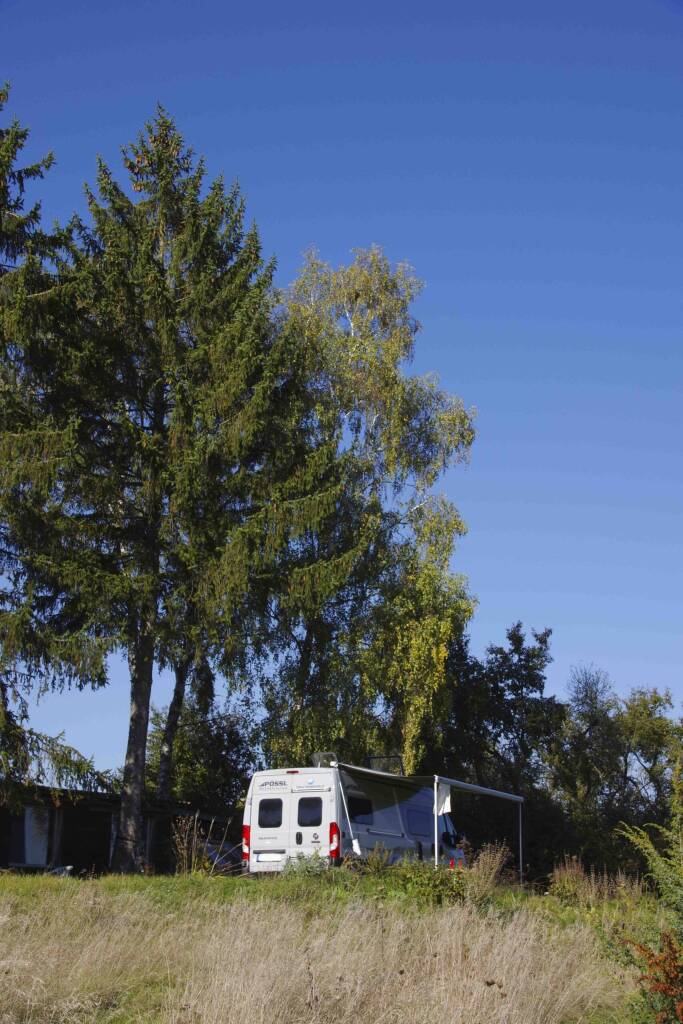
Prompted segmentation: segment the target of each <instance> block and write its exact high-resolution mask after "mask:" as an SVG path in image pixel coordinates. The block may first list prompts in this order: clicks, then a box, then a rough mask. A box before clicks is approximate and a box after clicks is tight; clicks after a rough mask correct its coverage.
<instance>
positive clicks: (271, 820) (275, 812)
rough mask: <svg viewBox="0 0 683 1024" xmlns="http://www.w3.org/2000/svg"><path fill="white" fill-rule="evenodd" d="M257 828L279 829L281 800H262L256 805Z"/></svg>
mask: <svg viewBox="0 0 683 1024" xmlns="http://www.w3.org/2000/svg"><path fill="white" fill-rule="evenodd" d="M258 824H259V828H279V827H280V825H281V824H282V800H262V801H261V803H260V804H259V805H258Z"/></svg>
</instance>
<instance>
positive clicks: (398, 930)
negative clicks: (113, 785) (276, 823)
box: [0, 849, 675, 1024]
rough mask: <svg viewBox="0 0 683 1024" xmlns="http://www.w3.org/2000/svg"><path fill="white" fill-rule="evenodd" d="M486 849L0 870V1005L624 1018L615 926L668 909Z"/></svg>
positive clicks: (54, 1017) (631, 958) (87, 1014)
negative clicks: (208, 870)
mask: <svg viewBox="0 0 683 1024" xmlns="http://www.w3.org/2000/svg"><path fill="white" fill-rule="evenodd" d="M502 862H503V856H502V851H501V850H496V849H490V850H487V851H484V852H483V853H482V855H481V856H480V858H479V859H478V861H477V862H476V863H475V864H474V865H473V866H472V868H470V869H468V870H456V871H449V870H447V869H441V870H439V871H435V870H434V869H433V867H431V866H430V865H426V864H405V865H401V866H397V867H388V866H387V865H386V864H383V863H382V858H381V856H378V857H376V858H375V859H374V861H371V862H370V863H369V864H367V865H363V866H359V865H353V864H350V865H348V866H346V867H342V868H340V869H337V870H332V871H331V870H324V869H322V868H320V867H317V866H316V865H315V864H313V865H311V864H310V863H308V864H303V865H302V866H301V867H300V868H293V869H292V870H290V871H288V872H285V873H284V874H282V875H279V876H274V877H266V878H260V879H255V878H249V877H245V876H237V877H220V876H213V877H208V876H206V875H202V874H200V873H189V874H186V875H177V876H174V877H142V876H138V877H122V876H113V875H110V876H104V877H102V878H100V879H86V880H76V879H71V878H54V877H46V876H24V877H21V876H13V875H9V874H7V875H3V876H2V877H1V878H0V934H2V953H1V960H2V963H1V965H0V969H1V970H2V972H3V984H2V986H0V1021H1V1022H2V1024H10V1022H11V1024H48V1022H49V1024H57V1022H59V1024H81V1022H86V1021H87V1022H97V1024H128V1022H132V1021H136V1022H155V1024H171V1022H172V1024H181V1022H182V1024H200V1022H201V1024H205V1022H206V1024H213V1022H215V1024H218V1022H221V1024H242V1022H245V1024H246V1022H247V1021H249V1022H253V1021H259V1022H260V1021H265V1020H268V1021H272V1022H282V1024H285V1022H286V1024H294V1022H296V1024H314V1022H316V1024H327V1022H328V1021H329V1022H330V1024H332V1022H335V1024H344V1022H347V1021H349V1022H350V1021H356V1020H358V1019H361V1017H362V1019H364V1020H371V1021H373V1022H374V1021H381V1022H395V1024H399V1022H409V1021H410V1022H416V1024H421V1022H423V1021H424V1022H427V1021H430V1022H431V1021H434V1020H443V1021H449V1022H454V1024H459V1022H462V1024H476V1022H480V1024H492V1022H497V1021H500V1022H503V1021H504V1022H505V1024H565V1022H570V1021H577V1022H578V1021H586V1022H592V1024H598V1022H599V1024H607V1022H612V1024H619V1022H624V1024H625V1022H627V1021H632V1020H635V1019H636V1017H635V1016H634V1015H635V1014H636V1013H638V1012H640V1011H639V1010H638V1006H639V1001H638V997H637V988H638V970H637V967H636V966H635V963H636V959H635V955H634V953H633V952H632V951H630V950H629V947H628V946H627V945H625V943H624V941H623V940H624V939H625V938H633V939H634V940H635V941H638V942H641V943H652V942H653V941H654V940H655V938H656V936H657V935H658V934H659V932H660V931H661V930H663V929H665V928H666V927H667V926H668V925H669V924H670V918H669V917H668V916H667V915H668V913H669V912H668V911H667V909H666V908H664V907H662V906H661V905H660V904H659V903H658V901H657V900H656V899H655V898H654V896H653V895H652V894H650V893H648V892H646V891H644V889H643V888H642V886H640V885H639V884H637V883H634V882H628V881H627V880H625V879H618V878H617V879H608V878H606V877H601V878H598V877H597V876H594V875H593V876H591V875H590V874H586V873H584V872H583V871H582V870H581V869H580V867H579V866H578V865H577V864H576V863H572V864H570V865H569V866H564V867H562V868H560V869H559V870H558V871H557V872H556V873H555V875H554V876H553V878H552V880H551V883H550V886H549V888H548V889H547V891H540V890H539V891H537V892H532V891H530V890H522V889H520V888H519V886H518V885H515V884H514V883H513V882H512V881H511V880H509V879H506V878H505V876H504V874H503V873H502V872H501V867H502ZM641 1019H643V1020H644V1019H647V1018H644V1017H641ZM672 1019H675V1018H672Z"/></svg>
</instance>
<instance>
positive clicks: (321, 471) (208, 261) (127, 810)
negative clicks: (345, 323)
mask: <svg viewBox="0 0 683 1024" xmlns="http://www.w3.org/2000/svg"><path fill="white" fill-rule="evenodd" d="M123 156H124V162H125V166H126V168H127V170H128V174H129V181H130V191H126V190H125V189H124V188H123V187H122V186H121V185H119V184H118V183H117V181H116V180H115V178H114V176H113V174H112V172H111V171H110V169H109V168H108V167H107V166H106V165H105V164H104V163H102V162H100V164H99V169H98V176H97V191H96V192H93V191H90V190H88V192H87V200H88V208H89V218H88V219H87V220H81V219H79V218H74V220H73V221H72V223H71V224H70V227H69V232H68V235H67V234H65V235H64V237H62V239H61V249H60V252H59V254H58V258H57V260H56V266H55V269H54V271H52V270H51V269H50V268H46V267H45V265H44V264H43V263H42V262H41V261H40V260H39V259H37V258H30V259H27V260H26V261H25V262H24V264H23V266H22V267H21V269H20V271H18V272H17V274H16V280H15V281H14V285H13V288H12V290H11V296H10V297H9V298H8V299H7V300H6V308H5V311H4V319H5V329H6V331H7V332H8V333H9V335H10V336H11V343H10V344H9V345H7V346H6V347H5V350H4V352H3V359H4V361H5V363H6V365H7V370H8V372H9V373H11V374H12V375H13V378H14V381H15V389H14V397H13V402H12V405H13V407H14V408H13V410H12V413H11V414H10V410H9V408H5V409H3V411H2V413H1V414H0V458H2V459H3V461H4V467H5V468H4V472H3V473H2V474H0V519H1V520H2V522H3V527H4V529H5V532H6V550H5V552H4V554H3V571H4V572H5V573H6V574H7V575H8V576H9V577H10V578H11V581H12V587H11V596H10V598H9V599H8V600H7V601H5V604H4V608H3V610H2V615H1V617H0V631H1V634H0V635H1V636H2V640H3V644H4V649H5V652H6V657H7V658H10V659H14V661H15V662H18V661H22V660H23V662H24V663H26V664H27V665H28V667H29V670H31V671H33V673H34V675H35V674H39V673H42V683H43V685H50V686H62V685H69V684H75V685H78V686H84V685H103V684H105V683H107V682H108V665H107V659H108V656H109V655H110V653H111V652H113V651H117V650H118V651H121V652H123V654H124V655H125V657H126V660H127V663H128V668H129V674H130V721H129V734H128V742H127V749H126V760H125V765H124V769H123V784H122V803H121V814H120V822H119V831H118V841H117V847H116V857H115V866H116V867H118V868H119V869H121V870H135V869H139V868H140V867H141V864H142V858H143V852H142V845H143V844H142V839H143V836H142V824H141V822H142V801H143V793H144V772H145V751H146V742H147V732H148V722H149V711H150V697H151V690H152V679H153V672H154V666H155V664H157V665H162V664H166V665H168V664H172V665H179V664H181V663H182V664H190V665H197V664H199V663H200V662H201V661H202V660H203V659H213V660H214V662H215V663H216V664H217V665H218V666H222V667H229V666H230V665H231V664H232V663H233V662H234V660H235V659H238V658H239V656H240V654H242V653H243V652H244V651H245V650H246V648H247V646H248V644H249V643H250V639H249V638H250V637H251V638H253V637H257V636H258V635H259V628H260V627H259V623H260V622H261V619H262V617H263V616H265V615H266V614H267V613H268V611H269V606H270V602H271V601H272V595H273V593H275V592H277V590H278V588H282V587H284V586H286V587H288V588H289V590H290V591H291V592H292V593H296V592H297V591H301V592H306V591H308V590H310V589H311V588H312V589H313V590H315V589H316V588H318V587H324V586H327V585H329V581H330V580H331V579H332V580H334V579H335V578H336V575H337V574H338V572H339V568H338V566H336V565H331V566H326V565H325V564H323V563H322V562H321V561H320V560H314V562H315V564H313V565H311V564H307V565H303V564H300V565H298V566H297V567H296V569H297V571H296V572H295V573H292V574H290V576H289V577H288V579H287V581H286V582H285V581H283V570H284V569H285V568H286V567H287V562H286V560H284V561H283V559H282V557H281V552H282V551H283V550H284V549H285V548H287V547H292V546H294V547H295V546H296V544H297V538H301V537H302V536H303V535H304V534H305V533H306V531H307V530H309V529H313V530H315V529H316V528H317V525H318V523H319V522H320V521H321V519H323V518H325V517H329V516H330V515H331V514H332V510H333V508H334V505H335V502H336V500H337V499H338V497H339V494H340V490H341V487H342V482H343V473H342V472H340V466H339V459H338V447H339V439H338V437H337V436H335V435H334V432H333V431H332V432H331V431H330V430H329V429H327V428H326V427H325V425H324V424H322V423H321V421H320V418H319V416H318V415H317V411H316V406H315V395H314V394H313V392H312V391H311V389H310V387H309V386H308V385H309V379H310V371H311V367H310V356H309V353H308V350H307V346H306V344H305V339H304V338H302V337H301V335H300V334H299V333H298V332H296V331H294V330H292V329H290V327H289V326H288V323H287V321H286V320H285V319H283V318H281V317H279V316H278V315H277V311H276V309H275V307H274V301H275V300H274V297H273V289H272V274H273V265H272V264H265V263H264V262H263V260H262V257H261V249H260V243H259V237H258V234H257V231H256V229H255V228H253V227H252V228H249V229H246V228H245V224H244V219H245V212H244V203H243V200H242V198H241V196H240V194H239V191H238V189H237V188H232V189H231V190H227V191H226V189H225V187H224V184H223V181H222V180H221V179H218V180H216V181H214V182H213V183H211V184H209V185H208V186H207V185H206V184H205V175H204V166H203V163H202V161H201V160H196V159H195V157H194V155H193V153H192V152H191V150H189V149H188V148H187V147H186V146H185V144H184V142H183V139H182V138H181V136H180V134H179V132H178V131H177V129H176V127H175V125H174V123H173V121H172V120H171V119H170V118H169V116H168V115H167V114H166V113H165V112H164V111H163V110H161V109H160V110H158V112H157V115H156V117H155V118H154V120H153V121H152V122H151V123H149V124H147V125H146V127H145V130H144V131H143V133H142V134H141V135H140V136H139V137H138V139H137V141H136V142H135V143H134V144H132V145H130V146H128V147H127V148H125V149H124V151H123ZM131 192H132V193H133V194H132V195H131V194H130V193H131ZM10 453H12V454H13V456H14V459H13V462H12V464H11V468H8V466H9V463H8V461H7V459H8V457H9V455H10ZM360 544H362V538H359V545H360ZM349 557H351V558H352V557H353V553H352V552H351V554H350V555H349Z"/></svg>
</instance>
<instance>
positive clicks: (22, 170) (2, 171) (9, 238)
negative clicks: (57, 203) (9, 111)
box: [0, 82, 53, 278]
mask: <svg viewBox="0 0 683 1024" xmlns="http://www.w3.org/2000/svg"><path fill="white" fill-rule="evenodd" d="M9 93H10V88H9V83H7V82H6V83H5V85H4V86H2V87H0V113H2V111H3V110H4V108H5V106H6V105H7V101H8V99H9ZM28 136H29V132H28V129H27V128H23V127H22V126H21V125H20V124H19V122H18V121H16V120H14V121H12V122H11V124H10V125H9V126H8V127H6V128H3V127H0V278H1V277H2V275H3V274H4V273H7V272H8V271H9V270H11V269H12V268H13V267H14V265H15V263H16V261H17V259H19V257H20V256H23V255H24V254H25V253H26V252H27V250H28V249H29V248H30V247H32V248H40V247H41V245H43V244H45V242H46V239H45V238H44V237H43V236H42V234H41V232H40V228H39V225H40V204H39V203H35V204H34V205H33V206H32V207H31V208H30V209H29V210H26V211H25V210H24V193H25V190H26V186H27V184H28V183H29V182H31V181H36V180H37V179H40V178H42V177H43V175H44V173H45V172H46V171H47V170H49V168H50V166H51V165H52V162H53V157H52V154H49V155H48V156H46V157H44V159H42V160H39V161H38V162H37V163H34V164H28V165H25V166H24V167H18V166H17V160H18V159H19V154H20V153H21V151H22V149H23V148H24V146H25V145H26V142H27V140H28Z"/></svg>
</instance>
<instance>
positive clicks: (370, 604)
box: [264, 248, 473, 769]
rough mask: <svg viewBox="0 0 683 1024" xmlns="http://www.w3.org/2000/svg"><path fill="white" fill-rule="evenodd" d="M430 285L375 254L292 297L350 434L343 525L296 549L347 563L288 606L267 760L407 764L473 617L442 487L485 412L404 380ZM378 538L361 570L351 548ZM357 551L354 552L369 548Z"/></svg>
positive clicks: (339, 426)
mask: <svg viewBox="0 0 683 1024" xmlns="http://www.w3.org/2000/svg"><path fill="white" fill-rule="evenodd" d="M418 290H419V283H418V282H417V281H416V279H415V278H414V276H413V274H412V272H411V271H410V269H409V268H408V267H406V266H404V265H399V266H397V267H392V266H391V265H390V264H389V262H388V260H387V259H386V257H385V256H384V255H383V254H382V252H381V251H380V250H379V249H377V248H373V249H370V250H360V251H358V252H356V253H355V258H354V260H353V262H352V263H351V264H350V265H349V266H346V267H340V268H337V269H333V268H331V267H329V266H328V265H327V264H324V263H323V262H321V261H320V260H319V258H318V257H317V256H316V255H315V253H311V254H309V256H308V257H307V259H306V262H305V265H304V267H303V270H302V272H301V274H300V276H299V278H298V279H297V281H296V282H295V284H294V286H293V287H292V289H291V290H290V291H289V292H288V293H286V295H285V296H284V304H285V310H286V316H287V319H288V323H289V325H290V327H291V329H292V330H294V331H295V332H297V333H298V334H299V335H300V336H301V337H303V338H304V339H305V340H306V345H307V349H308V351H309V352H311V353H313V360H314V372H313V374H312V382H313V386H314V387H315V389H316V396H317V406H316V408H317V415H318V416H319V418H320V421H321V423H324V424H326V426H327V429H328V430H329V431H330V432H333V433H334V434H335V436H337V437H338V438H339V444H340V449H341V450H342V451H343V455H344V458H343V461H342V467H343V471H344V479H345V487H344V494H343V498H341V499H340V502H339V504H338V506H337V509H336V515H335V517H334V518H331V519H330V520H329V521H326V522H323V523H321V524H320V528H319V529H317V530H316V531H315V532H311V533H309V535H308V536H307V537H306V538H305V539H304V544H303V546H302V547H301V548H300V549H299V553H300V554H301V555H303V557H310V551H317V552H320V551H322V552H325V554H326V557H327V559H328V561H329V562H332V561H334V560H336V561H337V562H338V563H339V564H340V565H342V566H346V565H349V569H348V571H346V573H345V575H344V577H343V578H339V579H338V580H337V581H336V585H335V586H334V588H332V589H329V590H328V591H327V592H323V591H320V590H318V591H317V592H316V593H315V594H313V593H309V594H307V595H306V598H305V600H304V601H298V602H297V603H295V604H291V603H290V604H282V603H281V604H280V605H279V607H278V608H277V609H276V616H275V620H274V630H275V633H276V636H277V643H278V645H279V650H280V658H279V660H278V662H277V664H276V666H275V671H274V673H273V678H272V683H271V685H270V686H269V688H268V689H267V692H266V698H265V702H266V707H267V711H268V717H267V719H266V722H265V723H264V746H265V749H266V752H267V755H268V759H269V761H271V762H273V763H278V764H280V763H284V762H287V761H292V762H293V761H296V762H299V761H301V760H305V759H307V758H308V756H309V755H310V753H311V751H312V750H315V749H333V750H336V751H337V752H338V753H339V754H340V755H342V756H344V757H347V758H351V759H353V758H355V759H358V758H362V757H364V756H365V754H366V753H367V751H368V750H373V751H375V752H376V753H378V752H392V751H399V752H401V753H402V755H403V758H404V762H405V764H406V765H407V767H408V768H409V769H410V768H412V767H413V766H414V765H415V764H417V763H418V762H419V760H420V757H421V754H422V751H423V748H424V736H423V733H424V727H425V723H426V721H427V720H428V718H429V717H430V715H433V714H434V713H436V711H437V709H438V708H439V706H440V701H441V694H442V690H443V682H444V664H445V659H446V653H447V649H448V644H449V642H450V640H451V639H452V637H454V636H455V635H458V634H459V633H460V632H461V631H462V628H463V625H464V623H465V622H466V621H467V619H468V618H469V616H470V615H471V613H472V608H473V603H472V601H471V598H470V597H469V595H468V594H467V590H466V586H465V582H464V580H463V579H462V577H458V576H453V575H451V573H450V570H449V562H450V558H451V555H452V553H453V547H454V543H455V540H456V538H457V537H458V536H459V535H460V534H462V533H463V532H464V524H463V523H462V520H461V519H460V517H459V515H458V513H457V511H456V509H455V508H454V507H453V506H452V505H451V504H450V503H449V502H447V501H445V500H444V499H440V498H438V497H436V496H435V495H434V494H432V492H431V488H432V486H433V485H434V484H435V483H436V481H437V480H438V477H439V475H440V473H441V472H442V471H443V470H444V469H445V468H446V467H447V466H448V465H452V464H453V463H455V462H458V461H460V460H462V459H464V458H466V456H467V453H468V450H469V447H470V445H471V443H472V439H473V428H472V417H471V414H470V413H468V412H467V411H466V410H465V409H464V407H463V405H462V403H461V402H460V400H459V399H456V398H453V397H451V396H449V395H447V394H446V393H445V392H444V391H442V390H441V389H440V388H438V386H437V385H436V384H435V382H434V381H433V380H431V379H425V378H419V377H414V376H411V375H409V374H408V373H407V372H406V362H407V360H409V359H410V357H411V356H412V352H413V347H414V342H415V337H416V334H417V330H418V324H417V322H416V321H415V320H414V318H413V316H412V314H411V304H412V302H413V300H414V298H415V296H416V294H417V292H418ZM357 535H361V536H367V537H368V543H367V545H366V546H365V548H364V550H363V551H362V553H360V554H358V555H356V556H355V558H354V560H353V563H352V564H349V563H348V551H349V550H353V543H354V537H355V536H357ZM356 550H357V549H356Z"/></svg>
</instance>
